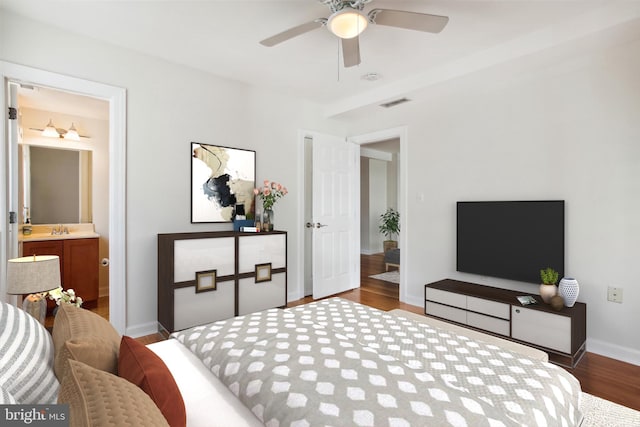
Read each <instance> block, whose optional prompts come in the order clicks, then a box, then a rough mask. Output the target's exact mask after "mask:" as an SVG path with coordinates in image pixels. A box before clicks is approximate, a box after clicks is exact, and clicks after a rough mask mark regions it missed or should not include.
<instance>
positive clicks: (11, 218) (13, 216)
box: [9, 211, 18, 224]
mask: <svg viewBox="0 0 640 427" xmlns="http://www.w3.org/2000/svg"><path fill="white" fill-rule="evenodd" d="M16 222H18V215H16V213H15V212H13V211H11V212H9V224H15V223H16Z"/></svg>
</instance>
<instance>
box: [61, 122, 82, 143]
mask: <svg viewBox="0 0 640 427" xmlns="http://www.w3.org/2000/svg"><path fill="white" fill-rule="evenodd" d="M64 139H71V140H73V141H80V135H78V131H77V130H76V127H75V126H74V125H73V122H71V127H70V128H69V130H67V133H65V134H64Z"/></svg>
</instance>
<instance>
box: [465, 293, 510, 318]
mask: <svg viewBox="0 0 640 427" xmlns="http://www.w3.org/2000/svg"><path fill="white" fill-rule="evenodd" d="M510 307H511V306H510V305H509V304H505V303H502V302H496V301H490V300H488V299H483V298H476V297H471V296H468V297H467V310H471V311H475V312H476V313H483V314H486V315H487V316H494V317H499V318H501V319H505V320H509V311H510Z"/></svg>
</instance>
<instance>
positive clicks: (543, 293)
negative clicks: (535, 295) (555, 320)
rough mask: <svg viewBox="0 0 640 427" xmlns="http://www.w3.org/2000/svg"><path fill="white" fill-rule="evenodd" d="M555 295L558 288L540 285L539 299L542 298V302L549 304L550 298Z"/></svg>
mask: <svg viewBox="0 0 640 427" xmlns="http://www.w3.org/2000/svg"><path fill="white" fill-rule="evenodd" d="M557 293H558V287H557V286H556V285H545V284H544V283H543V284H541V285H540V297H542V301H544V302H545V303H547V304H549V303H550V302H551V298H553V297H554V296H555V295H556V294H557Z"/></svg>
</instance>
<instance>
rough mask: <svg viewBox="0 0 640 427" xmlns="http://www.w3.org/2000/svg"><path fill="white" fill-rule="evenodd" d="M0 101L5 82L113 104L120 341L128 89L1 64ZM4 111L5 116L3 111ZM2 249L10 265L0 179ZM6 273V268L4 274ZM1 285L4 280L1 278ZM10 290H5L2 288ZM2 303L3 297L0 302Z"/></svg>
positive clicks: (112, 306)
mask: <svg viewBox="0 0 640 427" xmlns="http://www.w3.org/2000/svg"><path fill="white" fill-rule="evenodd" d="M0 78H1V79H2V87H1V88H0V98H2V100H3V106H4V107H6V106H7V100H8V95H7V93H6V89H7V82H8V81H15V82H18V83H30V84H33V85H37V86H45V87H49V88H51V89H56V90H63V91H68V92H73V93H77V94H80V95H85V96H90V97H94V98H100V99H104V100H106V101H108V102H109V321H110V322H111V324H112V325H113V326H114V328H115V329H116V330H117V331H118V333H120V334H121V335H122V334H124V332H125V329H126V309H127V308H126V286H125V284H126V96H127V95H126V89H124V88H119V87H115V86H110V85H106V84H103V83H97V82H92V81H88V80H83V79H79V78H75V77H70V76H66V75H62V74H57V73H53V72H49V71H44V70H39V69H36V68H31V67H26V66H23V65H18V64H13V63H10V62H3V61H0ZM5 111H6V110H5ZM7 132H8V131H7V129H6V116H5V118H4V119H3V120H0V134H2V136H3V149H2V155H1V156H0V159H2V162H3V164H4V165H6V164H7V162H8V158H7V155H8V153H9V147H8V146H7V141H8V133H7ZM2 182H3V184H4V185H3V186H2V189H1V190H0V191H1V193H0V194H2V201H1V202H0V204H1V205H2V213H1V214H0V218H2V219H3V227H2V230H0V235H2V237H1V240H2V245H3V248H2V250H0V262H1V263H2V265H6V262H7V258H8V256H10V254H7V252H6V248H7V247H8V245H7V242H8V239H10V238H12V236H11V230H10V227H9V221H8V218H7V215H8V208H9V205H8V194H7V191H6V189H7V188H8V183H9V182H10V177H9V176H7V175H4V176H3V177H2ZM2 270H3V271H4V270H5V269H4V268H3V269H2ZM1 279H2V282H3V285H4V284H6V276H5V277H2V278H1ZM1 288H2V289H6V287H5V286H2V287H1ZM0 298H1V299H3V300H4V293H3V295H2V296H1V297H0Z"/></svg>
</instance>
